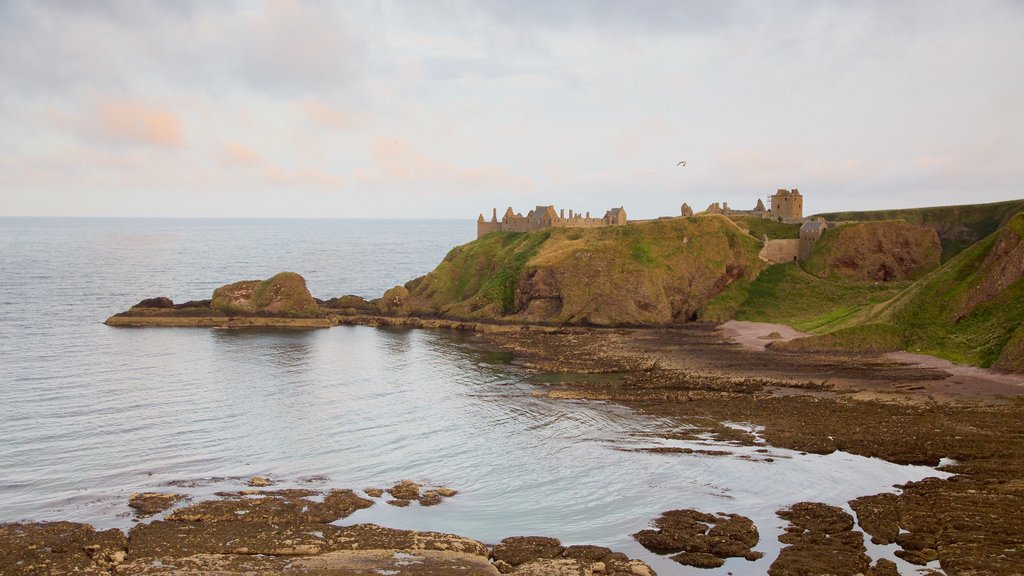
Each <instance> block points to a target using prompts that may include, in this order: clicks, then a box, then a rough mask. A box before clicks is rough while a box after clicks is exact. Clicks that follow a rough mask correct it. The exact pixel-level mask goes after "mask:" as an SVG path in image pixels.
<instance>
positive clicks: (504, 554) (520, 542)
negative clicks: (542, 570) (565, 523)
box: [491, 536, 565, 566]
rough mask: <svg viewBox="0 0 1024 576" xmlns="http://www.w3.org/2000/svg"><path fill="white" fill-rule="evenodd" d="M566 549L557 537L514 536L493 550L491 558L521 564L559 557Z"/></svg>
mask: <svg viewBox="0 0 1024 576" xmlns="http://www.w3.org/2000/svg"><path fill="white" fill-rule="evenodd" d="M564 550H565V548H564V547H562V543H561V542H559V541H558V539H557V538H544V537H540V536H512V537H511V538H505V539H504V540H502V541H501V543H500V544H498V545H497V546H495V547H494V549H492V550H491V559H493V560H495V561H497V560H501V561H504V562H507V563H508V564H510V565H512V566H519V565H520V564H525V563H527V562H530V561H533V560H544V559H553V558H558V557H559V556H561V554H562V552H563V551H564Z"/></svg>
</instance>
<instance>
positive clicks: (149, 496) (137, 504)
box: [128, 492, 185, 518]
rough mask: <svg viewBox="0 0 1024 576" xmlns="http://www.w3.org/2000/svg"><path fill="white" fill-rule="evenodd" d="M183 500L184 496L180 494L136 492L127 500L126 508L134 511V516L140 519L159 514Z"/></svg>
mask: <svg viewBox="0 0 1024 576" xmlns="http://www.w3.org/2000/svg"><path fill="white" fill-rule="evenodd" d="M184 499H185V496H183V495H181V494H169V493H161V492H143V493H138V492H136V493H135V494H132V495H131V497H129V498H128V506H129V507H130V508H133V509H134V510H135V515H136V516H138V517H140V518H142V517H146V516H152V515H154V514H159V513H160V512H163V511H164V510H167V509H168V508H170V507H171V506H173V505H174V504H175V503H176V502H178V501H180V500H184Z"/></svg>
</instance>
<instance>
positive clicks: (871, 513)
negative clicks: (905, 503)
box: [850, 494, 900, 544]
mask: <svg viewBox="0 0 1024 576" xmlns="http://www.w3.org/2000/svg"><path fill="white" fill-rule="evenodd" d="M898 505H899V497H898V496H896V495H895V494H876V495H874V496H861V497H860V498H857V499H856V500H851V501H850V507H851V508H853V511H854V512H856V513H857V522H858V523H859V524H860V527H861V528H863V529H864V531H865V532H867V533H868V534H870V535H871V541H872V542H874V543H875V544H892V543H893V542H895V541H896V536H897V535H898V534H899V533H900V524H899V509H898Z"/></svg>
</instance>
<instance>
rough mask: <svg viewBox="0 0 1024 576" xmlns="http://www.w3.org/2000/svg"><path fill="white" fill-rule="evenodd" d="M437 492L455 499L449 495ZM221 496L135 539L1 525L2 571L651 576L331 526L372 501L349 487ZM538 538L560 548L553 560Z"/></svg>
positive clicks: (510, 542) (135, 531) (542, 555)
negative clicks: (551, 553)
mask: <svg viewBox="0 0 1024 576" xmlns="http://www.w3.org/2000/svg"><path fill="white" fill-rule="evenodd" d="M396 486H398V487H401V489H400V490H396V491H397V492H399V495H403V496H413V489H412V486H413V484H411V483H408V482H403V483H399V484H397V485H396ZM415 492H416V493H419V488H418V487H417V488H416V490H415ZM429 492H435V493H438V495H441V494H442V493H443V494H444V495H445V496H452V495H454V494H455V491H454V490H450V489H447V488H437V489H435V490H433V491H428V493H429ZM218 496H220V499H219V500H211V501H207V502H201V503H199V504H196V505H193V506H189V507H188V508H184V509H180V510H178V511H176V512H175V513H174V514H171V515H168V516H167V518H166V520H158V521H154V522H150V523H148V524H145V523H143V524H137V525H135V526H134V527H133V528H132V529H131V530H130V531H129V533H128V535H127V537H126V536H125V534H124V533H123V532H121V531H120V530H107V531H105V532H97V531H96V530H94V529H93V528H92V527H91V526H88V525H85V524H79V523H74V522H42V523H18V524H0V574H3V575H4V576H58V575H59V576H64V575H66V574H83V575H96V576H103V575H109V574H114V573H116V574H133V575H172V574H173V575H175V576H205V575H207V574H219V575H221V576H242V575H248V574H285V573H287V574H292V573H294V574H338V575H343V574H353V575H354V574H391V575H394V576H413V575H416V576H422V575H432V576H465V575H467V574H474V575H481V576H497V575H498V574H501V573H512V574H519V575H520V576H530V575H536V576H541V575H543V576H557V575H561V574H564V575H566V576H580V575H598V574H599V575H602V576H655V574H654V571H653V570H651V569H650V568H649V567H648V566H647V565H646V564H644V563H643V562H640V561H638V560H630V559H629V558H628V557H627V556H626V555H625V554H619V553H615V552H612V551H611V550H609V549H607V548H601V547H598V546H570V547H569V548H564V547H562V546H561V545H560V544H559V543H558V541H557V540H554V539H545V538H531V537H524V538H510V539H507V540H505V541H503V542H502V544H500V545H498V546H497V547H495V551H496V552H495V553H494V555H496V556H497V558H496V560H495V561H494V562H493V563H492V562H491V560H490V558H489V555H492V554H491V552H490V551H489V550H488V547H487V546H486V545H485V544H483V543H482V542H479V541H477V540H473V539H471V538H466V537H464V536H458V535H454V534H443V533H439V532H417V531H411V530H395V529H391V528H384V527H382V526H377V525H374V524H356V525H351V526H335V525H334V524H332V522H333V521H334V520H337V519H339V518H343V517H345V516H348V515H349V514H351V512H353V511H354V510H355V509H358V508H362V507H365V506H369V505H370V504H371V503H370V502H369V501H368V500H365V499H362V498H359V497H358V496H355V495H354V493H353V492H352V491H351V490H337V489H336V490H330V491H328V492H327V493H326V494H323V493H320V492H314V491H312V490H297V489H288V490H276V491H263V490H254V489H247V490H242V491H240V492H224V493H219V494H218ZM420 497H422V494H420ZM133 500H135V497H133ZM536 541H543V542H545V543H551V542H553V548H552V549H553V550H554V551H555V552H556V555H555V556H551V555H550V554H547V552H546V548H545V547H544V546H540V547H538V546H534V545H533V543H534V542H536ZM549 547H550V546H549ZM542 548H543V549H542ZM503 559H504V560H503ZM499 570H500V571H499Z"/></svg>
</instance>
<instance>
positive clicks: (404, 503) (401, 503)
mask: <svg viewBox="0 0 1024 576" xmlns="http://www.w3.org/2000/svg"><path fill="white" fill-rule="evenodd" d="M388 504H390V505H392V506H397V507H399V508H405V507H406V506H408V505H409V504H412V500H398V499H395V500H388Z"/></svg>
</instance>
